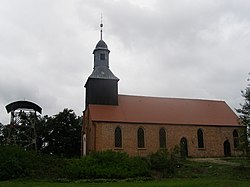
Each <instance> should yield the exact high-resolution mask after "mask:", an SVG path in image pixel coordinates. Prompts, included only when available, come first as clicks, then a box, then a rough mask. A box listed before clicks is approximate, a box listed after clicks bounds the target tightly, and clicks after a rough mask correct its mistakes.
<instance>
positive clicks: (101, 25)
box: [100, 14, 103, 40]
mask: <svg viewBox="0 0 250 187" xmlns="http://www.w3.org/2000/svg"><path fill="white" fill-rule="evenodd" d="M102 27H103V24H102V14H101V24H100V28H101V31H100V32H101V40H102Z"/></svg>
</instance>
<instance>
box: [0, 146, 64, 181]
mask: <svg viewBox="0 0 250 187" xmlns="http://www.w3.org/2000/svg"><path fill="white" fill-rule="evenodd" d="M65 163H66V162H65V159H63V158H57V157H54V156H49V155H41V154H38V153H36V152H34V151H25V150H24V149H23V148H21V147H18V146H11V145H1V146H0V171H1V172H0V180H8V179H16V178H23V177H32V178H40V179H41V178H50V179H54V178H58V177H62V176H63V169H64V165H65Z"/></svg>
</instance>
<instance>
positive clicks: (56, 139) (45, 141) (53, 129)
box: [37, 109, 81, 157]
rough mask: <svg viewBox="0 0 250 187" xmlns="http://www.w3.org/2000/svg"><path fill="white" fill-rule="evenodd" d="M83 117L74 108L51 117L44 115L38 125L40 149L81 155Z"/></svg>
mask: <svg viewBox="0 0 250 187" xmlns="http://www.w3.org/2000/svg"><path fill="white" fill-rule="evenodd" d="M80 122H81V118H80V117H77V116H76V114H75V113H74V111H73V110H71V109H64V110H63V112H59V114H57V115H55V116H52V117H49V116H44V117H43V119H41V121H40V123H39V125H38V126H37V144H38V149H39V150H40V151H41V152H43V153H47V154H52V155H58V156H64V157H75V156H80V146H81V123H80Z"/></svg>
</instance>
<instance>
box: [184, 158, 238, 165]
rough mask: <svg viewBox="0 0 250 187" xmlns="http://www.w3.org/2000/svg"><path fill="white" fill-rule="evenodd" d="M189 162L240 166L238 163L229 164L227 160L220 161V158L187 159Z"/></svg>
mask: <svg viewBox="0 0 250 187" xmlns="http://www.w3.org/2000/svg"><path fill="white" fill-rule="evenodd" d="M188 160H190V161H195V162H211V163H215V164H223V165H230V166H240V163H236V162H230V161H227V160H222V159H221V158H189V159H188Z"/></svg>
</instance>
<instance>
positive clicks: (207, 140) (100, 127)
mask: <svg viewBox="0 0 250 187" xmlns="http://www.w3.org/2000/svg"><path fill="white" fill-rule="evenodd" d="M93 126H95V136H96V138H95V150H96V151H102V150H120V151H125V152H127V153H128V154H129V155H132V156H146V155H148V154H150V153H153V152H156V151H157V150H159V148H160V145H159V130H160V128H164V129H165V130H166V142H167V149H168V150H170V149H172V148H173V147H175V146H176V145H180V140H181V138H182V137H185V138H186V139H187V142H188V156H189V157H221V156H224V145H223V143H224V141H226V140H228V141H229V142H230V148H231V155H232V156H237V155H238V154H239V153H240V152H239V151H238V150H237V149H235V148H234V140H233V131H234V130H235V129H237V130H239V128H238V127H226V126H197V125H162V124H133V123H105V122H94V125H93ZM118 126H119V127H120V128H121V130H122V148H115V140H114V138H115V137H114V132H115V128H116V127H118ZM140 127H141V128H143V129H144V139H145V148H137V129H138V128H140ZM199 128H201V129H202V131H203V137H204V148H198V137H197V130H198V129H199ZM93 135H94V134H93ZM92 146H93V145H92ZM92 146H91V147H92ZM92 148H94V147H92Z"/></svg>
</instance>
